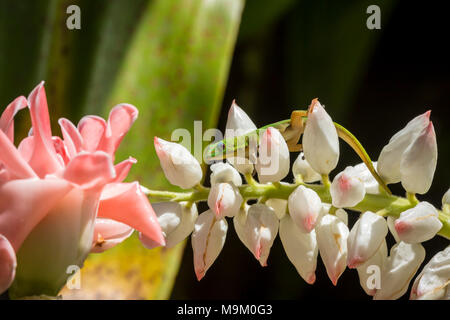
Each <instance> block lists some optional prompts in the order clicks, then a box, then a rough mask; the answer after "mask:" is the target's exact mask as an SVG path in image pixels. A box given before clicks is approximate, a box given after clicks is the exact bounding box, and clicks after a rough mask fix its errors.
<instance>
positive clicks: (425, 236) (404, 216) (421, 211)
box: [395, 201, 442, 243]
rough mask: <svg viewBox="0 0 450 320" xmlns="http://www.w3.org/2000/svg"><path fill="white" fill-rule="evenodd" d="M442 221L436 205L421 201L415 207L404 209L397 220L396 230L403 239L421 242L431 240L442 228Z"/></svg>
mask: <svg viewBox="0 0 450 320" xmlns="http://www.w3.org/2000/svg"><path fill="white" fill-rule="evenodd" d="M441 228H442V222H441V221H440V220H439V214H438V211H437V210H436V208H435V207H433V206H432V205H431V204H430V203H428V202H425V201H423V202H420V203H419V204H418V205H416V206H415V207H414V208H412V209H409V210H406V211H403V212H402V213H401V214H400V218H398V219H397V220H395V230H396V231H397V234H398V237H399V239H400V240H401V241H404V242H408V243H419V242H424V241H427V240H430V239H431V238H433V237H434V236H435V235H436V233H437V232H438V231H439V230H441Z"/></svg>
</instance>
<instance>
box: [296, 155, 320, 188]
mask: <svg viewBox="0 0 450 320" xmlns="http://www.w3.org/2000/svg"><path fill="white" fill-rule="evenodd" d="M292 173H293V174H294V177H298V176H300V177H301V179H302V180H303V181H304V182H307V183H311V182H316V181H319V180H320V179H321V178H322V177H321V176H320V174H318V173H317V172H316V171H314V169H313V168H312V167H311V165H310V164H309V163H308V161H307V160H306V158H305V155H304V153H303V152H300V154H299V155H298V157H297V159H296V160H295V161H294V164H293V165H292Z"/></svg>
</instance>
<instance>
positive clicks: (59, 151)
mask: <svg viewBox="0 0 450 320" xmlns="http://www.w3.org/2000/svg"><path fill="white" fill-rule="evenodd" d="M52 140H53V147H54V148H55V151H56V155H57V156H58V158H59V160H60V161H59V162H60V163H61V164H62V165H64V166H65V165H67V163H69V161H70V158H69V152H68V151H67V148H66V145H65V144H64V142H63V141H62V139H61V138H60V137H58V136H54V137H52Z"/></svg>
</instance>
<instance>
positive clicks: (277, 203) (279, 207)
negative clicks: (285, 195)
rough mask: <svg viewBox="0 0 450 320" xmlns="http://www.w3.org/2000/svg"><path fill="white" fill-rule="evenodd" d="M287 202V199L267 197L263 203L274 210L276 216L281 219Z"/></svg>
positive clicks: (284, 213)
mask: <svg viewBox="0 0 450 320" xmlns="http://www.w3.org/2000/svg"><path fill="white" fill-rule="evenodd" d="M287 203H288V202H287V200H284V199H275V198H273V199H268V200H267V201H266V203H265V204H266V205H268V206H269V207H271V208H272V209H273V210H275V214H276V215H277V218H278V219H279V220H281V219H283V217H284V216H285V215H286V210H287Z"/></svg>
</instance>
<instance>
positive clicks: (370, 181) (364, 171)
mask: <svg viewBox="0 0 450 320" xmlns="http://www.w3.org/2000/svg"><path fill="white" fill-rule="evenodd" d="M372 165H373V167H374V168H375V170H376V169H377V162H376V161H375V162H372ZM353 168H354V169H355V174H356V175H357V176H358V178H359V179H360V180H361V181H362V182H363V183H364V188H365V189H366V193H369V194H379V193H380V185H379V184H378V182H377V180H376V179H375V177H374V176H373V175H372V173H371V172H370V171H369V169H368V168H367V166H366V164H365V163H364V162H361V163H359V164H357V165H356V166H354V167H353Z"/></svg>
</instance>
